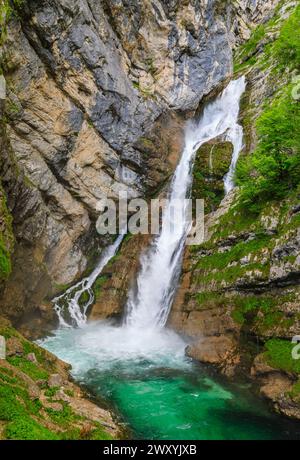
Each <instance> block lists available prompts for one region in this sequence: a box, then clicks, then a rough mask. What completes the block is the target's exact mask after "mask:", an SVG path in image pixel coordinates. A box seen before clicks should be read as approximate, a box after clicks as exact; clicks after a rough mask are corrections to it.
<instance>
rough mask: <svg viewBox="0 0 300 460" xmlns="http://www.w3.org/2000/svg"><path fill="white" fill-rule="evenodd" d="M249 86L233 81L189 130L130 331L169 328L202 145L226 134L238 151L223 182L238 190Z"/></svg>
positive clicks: (130, 310)
mask: <svg viewBox="0 0 300 460" xmlns="http://www.w3.org/2000/svg"><path fill="white" fill-rule="evenodd" d="M245 87H246V82H245V77H241V78H240V79H238V80H235V81H231V82H230V83H229V85H228V86H227V88H226V89H225V90H224V91H223V93H222V94H221V96H219V97H218V98H217V99H216V100H215V101H214V102H212V103H210V104H208V105H207V106H206V107H205V109H204V112H203V115H202V117H201V119H200V121H199V122H198V123H196V122H192V123H189V124H188V126H187V128H186V134H185V147H184V150H183V153H182V157H181V160H180V162H179V164H178V166H177V168H176V171H175V174H174V178H173V180H172V183H171V188H170V195H169V204H168V205H167V207H166V209H165V211H164V215H163V223H162V230H161V233H160V235H159V236H158V237H157V238H156V239H155V240H154V241H153V243H152V245H151V247H150V248H149V251H148V253H147V254H146V255H144V256H143V257H142V260H141V264H142V266H141V271H140V273H139V275H138V278H137V288H136V290H135V291H131V293H130V295H129V299H128V304H127V314H126V318H125V324H126V325H128V326H130V327H131V328H135V329H143V330H145V329H147V328H148V329H149V328H150V329H151V328H162V327H164V326H165V324H166V321H167V318H168V314H169V310H170V307H171V303H172V299H173V295H174V292H175V289H176V284H177V281H178V277H179V273H180V267H181V259H182V253H183V248H184V243H185V240H186V237H187V234H188V232H189V222H188V221H187V219H186V209H185V207H186V202H185V201H184V199H185V198H186V197H187V196H188V194H189V190H190V185H191V181H192V166H193V160H194V157H195V153H196V151H197V149H198V148H199V147H200V146H201V145H202V144H204V143H205V142H207V141H209V140H211V139H214V138H215V137H217V136H220V135H221V134H224V133H226V139H227V140H229V141H230V142H232V144H233V146H234V152H233V158H232V163H231V166H230V170H229V172H228V174H227V176H226V177H225V178H224V185H225V190H226V192H229V191H230V190H231V189H232V188H233V187H234V184H233V177H234V170H235V166H236V163H237V159H238V155H239V153H240V151H241V148H242V142H243V130H242V127H241V126H239V124H238V115H239V103H240V98H241V96H242V94H243V92H244V91H245ZM175 202H176V205H174V203H175ZM178 203H181V207H180V205H179V206H178ZM171 209H173V214H172V212H171ZM174 209H175V212H174Z"/></svg>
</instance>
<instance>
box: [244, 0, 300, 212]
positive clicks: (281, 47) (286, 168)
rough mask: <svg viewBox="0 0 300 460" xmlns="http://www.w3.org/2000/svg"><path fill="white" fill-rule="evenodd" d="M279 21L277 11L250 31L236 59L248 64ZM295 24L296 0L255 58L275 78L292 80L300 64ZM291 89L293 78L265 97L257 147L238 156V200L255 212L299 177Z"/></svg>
mask: <svg viewBox="0 0 300 460" xmlns="http://www.w3.org/2000/svg"><path fill="white" fill-rule="evenodd" d="M277 21H278V17H277V16H275V17H274V18H273V19H272V20H271V21H269V23H267V24H266V25H263V26H260V27H259V28H258V29H256V30H255V31H254V33H253V35H252V37H251V39H250V40H249V41H248V42H247V44H245V45H244V47H243V49H242V52H241V53H240V55H239V58H238V59H239V60H238V62H239V63H241V59H242V61H243V56H244V59H245V62H246V63H247V65H251V59H250V58H251V55H252V54H253V52H254V50H255V49H256V48H257V46H258V44H259V43H260V42H261V39H262V38H263V37H264V36H265V34H266V30H267V31H268V32H270V30H272V27H273V26H274V24H275V23H276V22H277ZM299 28H300V5H298V6H297V7H296V8H295V10H294V11H293V12H292V14H291V15H290V17H289V18H288V19H287V20H285V21H284V23H283V25H282V27H281V29H280V32H279V35H278V37H277V38H276V40H274V41H272V40H271V42H270V43H269V44H268V45H267V46H265V49H264V53H263V58H262V59H261V60H260V61H259V63H257V65H261V64H262V60H263V59H264V60H265V64H266V66H268V67H269V68H272V69H273V70H272V75H271V76H272V78H275V79H276V81H277V80H279V81H282V80H286V79H288V80H292V71H297V70H299V69H300V36H299V34H298V33H295V31H297V30H299ZM247 57H248V58H249V60H248V61H247ZM282 75H284V77H283V78H282ZM270 78H271V77H270ZM270 84H271V79H270ZM298 84H299V83H298ZM293 90H295V87H294V83H293V82H292V83H289V84H287V85H286V86H285V87H284V88H281V89H279V90H278V91H277V94H276V95H275V97H273V98H272V101H271V103H270V101H266V102H265V105H264V107H263V110H262V113H261V114H260V116H259V117H258V119H257V120H256V131H257V134H258V139H259V141H258V145H257V148H256V149H255V151H254V152H253V153H252V154H251V155H248V156H243V157H241V158H240V160H239V162H238V166H237V172H236V181H237V184H238V185H239V186H241V198H240V199H241V204H242V206H243V207H244V208H246V209H247V210H249V211H250V212H252V213H256V214H257V213H259V211H260V210H261V209H263V207H264V206H265V204H266V203H268V202H270V201H276V200H277V201H278V200H281V199H282V198H284V197H286V196H288V194H289V193H291V191H293V190H295V189H296V188H297V186H298V185H299V183H300V133H299V129H298V127H299V122H300V110H299V107H300V106H299V100H296V99H295V97H293V96H294V92H293Z"/></svg>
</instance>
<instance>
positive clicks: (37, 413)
mask: <svg viewBox="0 0 300 460" xmlns="http://www.w3.org/2000/svg"><path fill="white" fill-rule="evenodd" d="M0 335H3V336H4V337H6V338H7V339H9V338H13V340H14V341H17V342H18V344H19V348H20V349H21V350H23V352H22V355H21V356H17V355H14V356H11V357H8V358H7V360H6V361H0V422H1V426H2V427H3V430H2V432H1V434H0V438H1V435H2V436H3V437H4V438H5V439H32V440H38V439H40V440H46V439H49V440H54V439H57V440H59V439H111V436H110V435H109V434H108V433H106V431H105V429H104V428H103V426H102V425H101V423H100V422H99V423H98V422H93V421H91V420H89V419H87V418H86V417H83V416H81V415H79V414H78V413H77V412H75V411H73V409H72V408H71V407H70V406H69V404H68V403H67V402H66V401H63V400H60V399H58V398H57V397H56V393H57V391H58V389H59V387H52V388H51V387H49V386H48V383H47V380H48V377H49V374H51V373H57V372H59V365H58V362H57V359H56V358H55V357H54V356H53V355H51V354H50V353H49V352H47V351H46V350H44V349H42V348H40V347H39V346H38V345H35V344H33V343H31V342H29V341H28V340H26V339H25V338H24V337H22V335H21V334H19V333H18V332H17V331H16V330H15V329H14V328H13V327H11V325H10V323H9V322H8V321H7V320H5V319H3V318H1V317H0ZM7 346H8V349H9V347H10V345H9V342H7ZM28 353H34V354H35V356H36V359H37V363H33V362H31V361H29V360H28V359H27V358H26V355H27V354H28ZM39 391H40V392H43V394H44V398H46V399H47V400H48V404H46V405H45V404H44V398H40V397H39ZM64 392H65V394H67V395H68V396H69V397H74V391H73V390H72V387H71V388H67V385H66V387H65V388H64ZM54 403H56V405H57V403H58V406H59V407H56V406H54V405H53V407H51V404H54ZM86 422H88V423H86ZM85 426H87V427H88V428H85Z"/></svg>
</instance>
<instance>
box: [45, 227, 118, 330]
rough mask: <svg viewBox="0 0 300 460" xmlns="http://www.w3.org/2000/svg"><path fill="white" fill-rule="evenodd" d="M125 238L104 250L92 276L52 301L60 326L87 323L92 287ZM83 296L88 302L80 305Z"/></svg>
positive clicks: (92, 298) (92, 295) (91, 300)
mask: <svg viewBox="0 0 300 460" xmlns="http://www.w3.org/2000/svg"><path fill="white" fill-rule="evenodd" d="M123 237H124V235H123V234H121V235H119V236H118V238H117V239H116V240H115V241H114V243H113V244H111V245H110V246H108V247H107V248H105V249H104V250H103V252H102V254H101V257H100V260H99V262H98V264H97V266H96V268H95V269H94V270H93V271H92V273H91V274H90V276H87V277H86V278H83V279H82V280H81V281H79V282H78V283H77V284H75V285H74V286H71V287H70V288H69V289H67V290H66V292H64V294H62V295H60V296H58V297H55V298H54V299H53V300H52V302H53V303H54V309H55V311H56V313H57V316H58V319H59V324H60V326H63V327H72V326H77V327H81V326H83V325H84V324H85V323H86V321H87V311H88V308H89V306H90V305H91V304H92V303H93V301H94V293H93V290H92V286H93V284H94V282H95V281H96V279H97V277H98V276H99V275H100V273H101V272H102V270H103V268H104V267H105V265H107V263H108V262H109V261H110V259H111V258H112V257H113V256H114V255H115V254H116V252H117V250H118V248H119V246H120V244H121V242H122V240H123ZM83 294H85V295H86V296H87V300H85V301H84V302H82V304H81V305H80V298H81V297H82V296H83ZM66 318H67V319H66Z"/></svg>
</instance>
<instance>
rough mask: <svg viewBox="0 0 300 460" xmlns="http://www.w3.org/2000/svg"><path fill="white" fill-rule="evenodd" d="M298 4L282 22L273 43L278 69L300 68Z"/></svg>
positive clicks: (299, 6)
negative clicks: (278, 33)
mask: <svg viewBox="0 0 300 460" xmlns="http://www.w3.org/2000/svg"><path fill="white" fill-rule="evenodd" d="M299 29H300V5H298V6H297V8H296V9H295V12H294V13H292V14H291V16H290V17H289V18H288V19H287V21H285V23H284V24H283V26H282V28H281V30H280V35H279V37H278V39H277V40H276V41H275V43H274V45H273V50H272V51H273V52H274V54H275V57H276V58H277V59H278V64H279V67H280V69H285V68H288V69H289V70H295V69H296V70H300V37H299Z"/></svg>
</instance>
